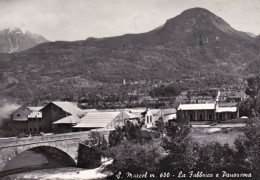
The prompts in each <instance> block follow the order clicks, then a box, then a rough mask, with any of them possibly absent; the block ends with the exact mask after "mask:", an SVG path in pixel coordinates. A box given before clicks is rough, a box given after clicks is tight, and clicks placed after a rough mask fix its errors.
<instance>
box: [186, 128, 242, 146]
mask: <svg viewBox="0 0 260 180" xmlns="http://www.w3.org/2000/svg"><path fill="white" fill-rule="evenodd" d="M243 134H244V132H243V130H242V129H241V128H192V132H191V136H192V137H193V138H194V139H195V140H197V141H198V142H199V143H201V144H207V143H210V142H219V143H220V144H222V145H223V144H225V143H228V144H229V145H230V147H234V141H235V140H236V138H238V137H239V135H243Z"/></svg>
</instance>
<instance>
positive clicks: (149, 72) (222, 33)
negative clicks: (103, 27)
mask: <svg viewBox="0 0 260 180" xmlns="http://www.w3.org/2000/svg"><path fill="white" fill-rule="evenodd" d="M259 50H260V45H259V44H258V43H256V38H254V37H251V36H249V35H248V34H247V33H244V32H241V31H237V30H235V29H233V28H232V27H231V26H230V25H229V24H228V23H226V22H225V21H224V20H223V19H222V18H220V17H217V16H216V15H214V14H213V13H211V12H210V11H208V10H205V9H202V8H193V9H189V10H186V11H184V12H182V13H181V14H180V15H178V16H176V17H174V18H171V19H169V20H167V21H166V23H165V24H164V25H163V26H161V27H160V28H156V29H154V30H151V31H149V32H147V33H140V34H126V35H123V36H117V37H108V38H88V39H87V40H81V41H74V42H66V41H57V42H47V43H44V44H40V45H38V46H36V47H34V48H31V49H28V50H26V51H23V52H18V53H15V54H7V55H4V54H0V63H1V65H2V67H5V69H4V68H2V69H0V73H1V74H0V84H1V85H2V87H3V92H5V93H7V94H9V95H10V96H14V94H16V95H17V94H18V96H19V97H21V96H22V95H21V94H23V95H26V96H27V97H28V96H35V98H37V93H39V92H37V93H36V92H35V91H36V90H34V89H37V90H39V91H40V92H41V94H54V93H53V91H56V92H59V93H56V95H57V96H62V95H64V94H66V93H68V92H71V93H72V94H73V93H74V94H73V95H74V96H76V94H78V93H79V92H80V91H81V90H82V89H84V88H90V87H92V88H95V87H97V86H98V85H100V84H114V83H121V82H122V79H124V78H125V79H126V80H127V81H136V80H148V81H153V80H165V81H172V80H176V79H183V78H195V79H197V80H202V79H205V78H209V79H214V78H220V81H223V83H224V82H226V80H227V79H229V81H230V83H232V82H233V83H236V81H237V79H243V78H245V77H247V76H249V75H252V74H257V73H259V72H260V68H258V66H255V65H254V64H259V65H260V63H259V62H260V53H259ZM22 82H26V83H22ZM18 87H19V89H17V88H18ZM64 89H65V90H64ZM38 96H39V95H38ZM47 97H48V96H47Z"/></svg>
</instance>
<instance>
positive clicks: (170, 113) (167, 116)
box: [162, 108, 177, 122]
mask: <svg viewBox="0 0 260 180" xmlns="http://www.w3.org/2000/svg"><path fill="white" fill-rule="evenodd" d="M162 111H163V121H164V122H169V121H171V120H174V119H176V118H177V110H176V109H175V108H171V109H163V110H162Z"/></svg>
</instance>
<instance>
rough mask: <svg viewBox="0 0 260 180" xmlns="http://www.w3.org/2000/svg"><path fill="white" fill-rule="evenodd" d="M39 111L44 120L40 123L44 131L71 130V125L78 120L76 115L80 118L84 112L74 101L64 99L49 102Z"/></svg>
mask: <svg viewBox="0 0 260 180" xmlns="http://www.w3.org/2000/svg"><path fill="white" fill-rule="evenodd" d="M40 111H41V112H42V121H43V122H44V123H43V125H42V128H43V129H44V130H45V131H44V132H53V131H54V132H71V131H72V125H73V124H74V123H75V122H77V121H78V119H77V117H78V118H80V117H82V116H83V115H84V114H85V113H86V112H85V111H83V110H81V109H80V108H78V106H77V104H76V103H73V102H64V101H63V102H62V101H53V102H50V103H49V104H47V105H46V106H44V107H43V108H42V109H41V110H40ZM68 116H69V117H68ZM66 117H67V118H66ZM58 120H59V121H58ZM56 121H58V122H56ZM54 122H56V123H54ZM68 122H69V123H68ZM53 123H54V124H53ZM63 130H64V131H63Z"/></svg>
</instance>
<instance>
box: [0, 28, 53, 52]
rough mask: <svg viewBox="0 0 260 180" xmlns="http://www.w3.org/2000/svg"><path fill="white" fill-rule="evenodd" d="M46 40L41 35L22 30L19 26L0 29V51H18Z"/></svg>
mask: <svg viewBox="0 0 260 180" xmlns="http://www.w3.org/2000/svg"><path fill="white" fill-rule="evenodd" d="M45 42H48V40H47V39H45V38H44V37H43V36H40V35H37V34H32V33H31V32H29V31H26V32H23V31H22V30H21V29H19V28H9V29H4V30H1V31H0V53H14V52H20V51H24V50H27V49H30V48H32V47H35V46H37V45H39V44H41V43H45Z"/></svg>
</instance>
